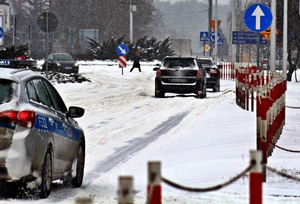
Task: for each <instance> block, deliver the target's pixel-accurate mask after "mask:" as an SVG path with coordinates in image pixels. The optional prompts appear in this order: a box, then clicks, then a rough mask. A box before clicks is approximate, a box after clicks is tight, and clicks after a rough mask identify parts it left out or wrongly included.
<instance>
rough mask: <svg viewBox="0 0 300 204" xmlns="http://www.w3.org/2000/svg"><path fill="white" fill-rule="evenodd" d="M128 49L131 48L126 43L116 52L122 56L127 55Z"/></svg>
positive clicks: (119, 46)
mask: <svg viewBox="0 0 300 204" xmlns="http://www.w3.org/2000/svg"><path fill="white" fill-rule="evenodd" d="M128 51H129V49H128V47H127V45H125V44H120V45H118V46H117V48H116V52H117V54H118V55H119V56H120V57H122V56H125V55H127V54H128Z"/></svg>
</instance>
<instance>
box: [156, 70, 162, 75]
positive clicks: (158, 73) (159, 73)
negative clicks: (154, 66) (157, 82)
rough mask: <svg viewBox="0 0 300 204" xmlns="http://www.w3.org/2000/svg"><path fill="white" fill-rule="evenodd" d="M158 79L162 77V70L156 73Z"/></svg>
mask: <svg viewBox="0 0 300 204" xmlns="http://www.w3.org/2000/svg"><path fill="white" fill-rule="evenodd" d="M156 77H161V70H160V69H158V70H157V71H156Z"/></svg>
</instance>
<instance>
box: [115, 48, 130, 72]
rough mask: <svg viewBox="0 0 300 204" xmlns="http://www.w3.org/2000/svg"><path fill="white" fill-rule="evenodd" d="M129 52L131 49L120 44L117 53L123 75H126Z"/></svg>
mask: <svg viewBox="0 0 300 204" xmlns="http://www.w3.org/2000/svg"><path fill="white" fill-rule="evenodd" d="M128 51H129V49H128V47H127V45H125V44H119V45H118V46H117V47H116V53H117V54H118V55H119V58H118V59H119V68H122V75H123V74H124V72H123V68H124V67H126V55H127V54H128Z"/></svg>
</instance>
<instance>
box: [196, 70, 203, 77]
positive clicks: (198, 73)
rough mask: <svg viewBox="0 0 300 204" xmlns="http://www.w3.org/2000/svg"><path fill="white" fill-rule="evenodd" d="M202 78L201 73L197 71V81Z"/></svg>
mask: <svg viewBox="0 0 300 204" xmlns="http://www.w3.org/2000/svg"><path fill="white" fill-rule="evenodd" d="M201 77H202V71H201V70H198V71H197V79H200V78H201Z"/></svg>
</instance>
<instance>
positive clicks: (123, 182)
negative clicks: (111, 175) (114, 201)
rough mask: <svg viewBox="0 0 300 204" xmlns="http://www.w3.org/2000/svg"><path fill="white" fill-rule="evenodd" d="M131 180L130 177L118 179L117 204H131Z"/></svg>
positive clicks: (132, 196)
mask: <svg viewBox="0 0 300 204" xmlns="http://www.w3.org/2000/svg"><path fill="white" fill-rule="evenodd" d="M133 202H134V195H133V178H132V176H120V177H119V190H118V204H133Z"/></svg>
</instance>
